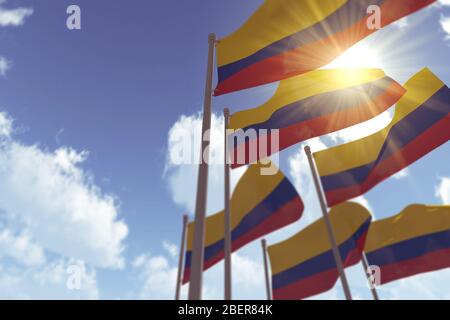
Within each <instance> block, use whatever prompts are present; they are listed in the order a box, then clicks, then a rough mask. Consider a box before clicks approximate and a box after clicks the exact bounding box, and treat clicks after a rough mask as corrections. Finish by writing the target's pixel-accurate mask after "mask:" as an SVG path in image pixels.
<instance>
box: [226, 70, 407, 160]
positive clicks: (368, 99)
mask: <svg viewBox="0 0 450 320" xmlns="http://www.w3.org/2000/svg"><path fill="white" fill-rule="evenodd" d="M404 92H405V89H403V87H402V86H400V85H399V84H398V83H397V82H395V81H394V80H392V79H391V78H389V77H387V76H386V75H385V74H384V72H383V71H382V70H379V69H336V70H333V69H332V70H316V71H311V72H309V73H307V74H304V75H300V76H296V77H293V78H290V79H287V80H283V81H281V82H280V85H279V87H278V90H277V91H276V92H275V94H274V96H273V97H272V98H271V99H270V100H269V101H268V102H266V103H265V104H263V105H262V106H260V107H258V108H254V109H248V110H244V111H240V112H237V113H235V114H233V115H232V117H231V119H230V123H229V128H230V129H234V130H236V131H235V132H234V133H233V134H231V135H230V140H231V143H230V145H231V146H232V147H233V148H232V150H231V152H233V155H232V159H234V161H233V162H232V164H231V166H232V168H236V167H239V166H241V165H243V164H248V163H253V162H255V161H257V160H259V159H263V158H266V157H267V156H270V155H271V154H273V153H276V152H278V151H281V150H283V149H285V148H287V147H290V146H292V145H293V144H296V143H298V142H301V141H304V140H307V139H310V138H313V137H318V136H321V135H324V134H327V133H331V132H334V131H337V130H341V129H344V128H347V127H349V126H352V125H355V124H357V123H360V122H363V121H366V120H369V119H370V118H372V117H375V116H377V115H379V114H380V113H382V112H383V111H385V110H387V109H388V108H389V107H390V106H392V105H393V104H395V102H397V100H398V99H400V97H401V96H402V95H403V94H404ZM239 129H242V130H239ZM273 129H278V131H277V132H276V133H275V134H276V136H275V137H274V136H272V133H273V132H274V131H271V130H273ZM246 136H247V137H249V138H248V139H247V138H246ZM272 140H274V141H276V142H277V145H276V144H273V143H272ZM260 144H262V145H260ZM267 146H270V148H269V147H267Z"/></svg>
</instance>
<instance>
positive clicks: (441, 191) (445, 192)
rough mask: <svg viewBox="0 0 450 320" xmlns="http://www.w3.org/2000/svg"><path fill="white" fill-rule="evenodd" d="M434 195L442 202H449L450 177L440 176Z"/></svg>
mask: <svg viewBox="0 0 450 320" xmlns="http://www.w3.org/2000/svg"><path fill="white" fill-rule="evenodd" d="M436 197H438V198H440V199H441V201H442V203H444V204H450V178H448V177H445V178H441V182H440V183H439V185H438V186H437V187H436Z"/></svg>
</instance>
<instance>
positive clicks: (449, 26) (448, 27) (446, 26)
mask: <svg viewBox="0 0 450 320" xmlns="http://www.w3.org/2000/svg"><path fill="white" fill-rule="evenodd" d="M440 23H441V27H442V30H444V32H445V33H446V36H445V38H446V39H450V17H446V16H441V19H440Z"/></svg>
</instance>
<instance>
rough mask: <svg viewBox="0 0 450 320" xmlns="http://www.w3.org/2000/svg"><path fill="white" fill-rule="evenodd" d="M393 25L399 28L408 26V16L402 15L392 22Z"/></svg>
mask: <svg viewBox="0 0 450 320" xmlns="http://www.w3.org/2000/svg"><path fill="white" fill-rule="evenodd" d="M394 25H395V26H397V27H398V28H399V29H404V28H406V27H408V26H409V20H408V17H407V16H406V17H403V18H401V19H400V20H398V21H396V22H394Z"/></svg>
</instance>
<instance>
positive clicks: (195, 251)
mask: <svg viewBox="0 0 450 320" xmlns="http://www.w3.org/2000/svg"><path fill="white" fill-rule="evenodd" d="M215 43H216V35H215V34H214V33H211V34H210V35H209V36H208V44H209V48H208V65H207V68H206V84H205V99H204V102H203V122H202V137H201V145H202V146H201V149H200V164H199V168H198V179H197V198H196V202H195V220H194V222H195V227H194V242H193V246H192V264H191V276H190V281H189V295H188V297H189V300H201V298H202V283H203V261H204V247H205V244H204V240H205V217H206V199H207V191H208V162H209V139H210V136H211V133H210V129H211V100H212V81H213V66H214V46H215Z"/></svg>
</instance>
